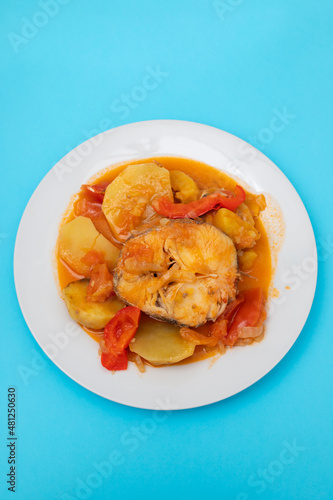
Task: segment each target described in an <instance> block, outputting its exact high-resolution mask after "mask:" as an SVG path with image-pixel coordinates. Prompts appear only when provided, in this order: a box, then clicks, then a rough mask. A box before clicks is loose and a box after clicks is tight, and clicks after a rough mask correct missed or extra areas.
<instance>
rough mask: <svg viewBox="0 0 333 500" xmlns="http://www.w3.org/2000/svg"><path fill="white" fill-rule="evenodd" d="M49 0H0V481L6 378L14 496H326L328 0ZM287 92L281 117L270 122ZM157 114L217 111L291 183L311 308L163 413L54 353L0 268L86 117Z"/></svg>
mask: <svg viewBox="0 0 333 500" xmlns="http://www.w3.org/2000/svg"><path fill="white" fill-rule="evenodd" d="M54 2H55V0H54V1H53V2H51V3H52V5H53V11H52V12H51V11H50V9H52V5H51V6H50V4H48V5H49V7H45V8H46V9H47V8H48V9H49V12H51V14H52V15H51V14H48V15H46V19H45V15H44V16H43V15H42V16H41V15H40V14H38V12H39V13H40V12H41V11H42V12H43V10H42V9H41V7H40V5H39V4H38V2H36V1H31V0H29V1H25V2H20V1H18V0H10V1H9V0H6V1H3V2H2V9H1V10H2V13H1V21H0V24H1V37H0V49H1V64H2V69H3V71H2V78H1V81H0V87H1V110H2V111H1V113H2V116H1V135H0V141H1V147H0V151H1V156H2V161H1V182H2V190H1V198H0V200H1V201H0V202H1V205H2V209H1V214H2V217H1V227H0V233H1V234H0V245H1V247H0V248H1V287H0V293H1V308H2V313H1V319H2V328H1V330H2V331H1V351H0V357H1V359H0V380H1V391H0V399H1V404H0V408H1V411H0V427H1V434H0V435H1V443H0V459H1V462H0V464H1V465H0V470H1V474H0V497H1V498H7V495H8V498H10V493H9V492H7V489H6V484H5V480H6V479H5V474H6V473H7V468H8V466H7V463H6V460H7V459H6V457H7V450H6V441H5V438H6V432H7V428H6V411H7V410H6V394H7V388H8V387H9V386H15V387H16V389H17V393H18V408H17V409H18V419H17V435H18V438H19V440H18V448H17V458H18V467H17V475H18V480H17V493H16V496H15V498H16V499H20V500H21V499H29V500H30V499H31V500H35V499H37V500H39V499H68V498H93V499H105V498H110V499H111V498H112V499H115V500H123V499H124V498H132V497H133V498H138V499H141V498H142V499H146V500H149V499H153V498H158V499H160V500H164V499H169V498H174V499H181V498H182V499H183V498H195V499H196V498H202V497H204V496H205V497H206V496H207V497H208V498H214V499H215V498H218V499H228V500H229V499H230V500H236V499H237V500H249V499H257V498H258V499H262V500H264V499H270V500H276V499H282V498H286V499H294V498H295V499H302V500H306V499H311V500H312V499H316V500H319V499H332V498H333V489H332V449H333V446H332V445H333V443H332V389H331V386H332V346H333V341H332V329H331V322H330V318H329V302H330V300H331V296H332V280H331V276H332V250H333V247H332V225H331V224H330V223H329V220H330V215H329V214H330V213H332V196H331V182H332V169H331V168H332V163H331V157H332V145H331V144H332V133H333V127H332V115H333V99H332V76H333V75H332V62H333V61H332V59H333V43H332V27H331V19H332V16H333V3H332V2H331V1H330V0H322V1H321V2H314V1H310V0H271V1H270V2H267V1H263V0H262V1H260V0H243V1H241V0H223V1H222V0H221V1H220V3H219V6H218V5H217V4H216V3H214V2H213V1H211V0H209V1H204V0H167V1H166V0H159V1H158V2H157V1H156V2H154V1H152V0H141V1H136V0H116V1H110V0H109V1H107V0H94V1H90V2H89V1H87V0H84V1H80V2H79V1H77V0H76V1H75V0H70V1H67V0H62V5H60V2H58V3H57V4H56V6H54V5H55V3H54ZM57 6H58V7H57ZM36 13H37V14H36ZM24 18H26V19H27V20H28V21H26V20H24ZM29 22H33V23H34V24H37V25H39V26H40V27H37V28H34V27H33V26H32V27H31V25H30V28H26V26H27V25H28V24H29ZM42 24H45V25H44V26H41V25H42ZM29 29H30V31H29ZM26 30H28V31H26ZM22 33H23V34H22ZM27 35H28V36H30V38H27ZM19 37H22V38H19ZM157 66H158V67H159V69H160V71H161V72H163V77H161V78H160V80H161V81H160V82H158V85H157V86H156V88H155V89H153V90H149V91H147V93H146V94H147V95H146V96H144V98H143V95H142V93H141V94H140V91H138V90H137V89H135V87H136V86H138V85H139V86H140V85H142V82H143V79H144V77H145V75H147V71H148V70H147V67H150V68H153V69H156V67H157ZM131 93H134V96H136V97H137V98H139V99H141V100H140V101H139V99H137V100H135V99H134V101H133V100H132V101H131V103H132V108H131V107H129V106H128V105H126V106H127V110H126V111H125V110H124V109H123V111H122V112H120V111H119V109H118V108H119V106H118V105H117V103H116V102H115V101H116V100H117V99H119V100H122V99H124V97H123V94H129V95H130V94H131ZM133 102H134V104H133ZM118 104H119V103H118ZM111 106H112V109H111ZM117 106H118V108H117ZM117 109H118V110H117ZM283 109H285V110H287V112H288V113H289V114H290V115H292V118H289V119H288V120H287V121H288V123H287V124H285V127H282V130H281V131H279V132H273V133H272V132H267V128H268V129H269V128H270V123H271V119H272V117H273V116H274V113H275V111H276V110H278V111H281V112H282V111H283ZM274 110H275V111H274ZM158 118H172V119H183V120H192V121H196V122H201V123H205V124H209V125H213V126H216V127H219V128H221V129H224V130H226V131H228V132H231V133H233V134H235V135H237V136H239V137H241V138H242V139H245V140H248V141H249V142H251V143H252V144H254V145H256V146H258V147H259V149H261V150H262V151H263V152H264V153H265V154H266V155H267V156H268V157H269V158H271V159H272V160H273V161H274V162H275V163H276V164H277V165H278V166H279V167H280V168H281V170H282V171H283V172H284V173H285V174H286V175H287V176H288V178H289V179H290V180H291V182H292V183H293V184H294V186H295V187H296V189H297V190H298V192H299V194H300V195H301V197H302V199H303V201H304V203H305V205H306V207H307V210H308V212H309V215H310V218H311V220H312V223H313V226H314V230H315V234H316V238H317V244H318V250H319V256H320V262H319V279H318V286H317V292H316V297H315V301H314V305H313V308H312V311H311V313H310V316H309V319H308V321H307V323H306V326H305V328H304V330H303V332H302V334H301V336H300V338H299V339H298V340H297V342H296V344H295V345H294V347H293V348H292V349H291V351H290V352H289V353H288V355H287V356H286V357H285V358H284V359H283V361H282V362H281V363H280V364H279V365H278V366H277V367H276V368H275V369H274V370H273V371H272V372H271V373H269V374H268V375H267V376H266V377H265V378H264V379H263V380H261V381H259V382H258V383H257V384H255V385H254V386H252V387H251V388H249V389H247V390H246V391H244V392H242V393H241V394H238V395H236V396H234V397H232V398H230V399H228V400H226V401H222V402H220V403H217V404H214V405H210V406H207V407H203V408H198V409H195V410H187V411H178V412H170V413H167V414H165V415H164V416H165V419H164V421H163V422H157V421H156V415H155V414H153V412H150V411H144V410H138V409H133V408H128V407H125V406H121V405H119V404H115V403H112V402H110V401H106V400H104V399H102V398H100V397H98V396H96V395H94V394H91V393H90V392H88V391H87V390H85V389H83V388H81V387H80V386H79V385H77V384H76V383H75V382H73V381H72V380H70V379H69V378H68V377H67V376H66V375H64V374H63V373H62V372H61V371H60V370H59V369H58V368H56V367H55V366H54V365H53V364H52V362H51V361H50V360H49V359H48V358H47V357H46V356H45V355H44V354H43V353H42V351H41V350H40V348H39V347H38V345H37V344H36V342H35V340H34V338H33V336H32V335H31V334H30V332H29V330H28V328H27V326H26V324H25V322H24V319H23V317H22V315H21V312H20V309H19V306H18V303H17V299H16V295H15V289H14V282H13V271H12V260H13V249H14V242H15V236H16V231H17V228H18V224H19V221H20V218H21V216H22V213H23V210H24V208H25V205H26V203H27V202H28V200H29V198H30V196H31V194H32V193H33V191H34V189H35V188H36V186H37V185H38V183H39V182H40V181H41V179H42V178H43V176H44V175H45V174H46V173H47V172H48V171H49V170H50V168H51V167H52V166H53V165H54V164H55V163H56V162H57V161H58V160H59V159H60V158H62V157H63V156H64V155H65V154H66V153H67V152H68V151H69V150H70V149H72V148H74V147H75V146H77V145H78V144H80V143H81V142H83V141H84V140H86V138H87V132H85V131H88V136H89V135H94V134H96V133H98V132H100V131H102V129H103V125H104V128H105V126H106V127H107V128H111V127H116V126H118V125H122V124H125V123H130V122H135V121H140V120H148V119H158ZM105 120H106V121H105ZM101 121H102V123H101ZM105 123H107V124H108V125H105ZM263 130H266V131H264V132H263ZM299 307H300V308H301V307H302V304H300V305H299ZM36 360H37V361H36ZM36 363H37V364H36ZM22 367H24V368H26V369H28V370H31V372H29V376H28V379H26V378H25V379H24V377H22V375H20V373H22ZM154 419H155V420H154ZM137 429H139V432H140V434H138V435H137V437H135V438H133V436H134V435H135V434H136V433H137V432H138V431H137ZM126 432H128V433H129V434H126ZM129 436H130V437H131V440H129V439H128V437H129ZM286 442H287V443H288V446H294V445H295V444H296V446H297V448H296V450H295V449H294V452H293V453H294V454H292V453H291V452H290V451H289V452H287V451H285V452H284V451H283V450H286V449H287V448H286V446H287V445H286ZM288 446H287V447H288ZM112 452H118V453H119V454H120V455H121V459H120V460H119V459H118V461H116V465H114V466H113V470H112V471H110V470H106V469H105V471H104V473H105V474H106V473H107V474H109V477H103V478H102V477H101V476H100V475H99V476H96V475H95V476H94V475H91V474H93V473H94V471H95V467H94V463H95V464H96V463H101V462H102V461H105V460H109V461H110V457H109V455H110V453H112ZM281 453H282V454H281ZM119 462H121V463H119ZM287 462H288V463H287ZM95 472H96V471H95ZM259 475H260V476H261V478H259ZM80 481H82V482H81V483H80ZM83 483H84V484H85V485H86V486H85V487H83V486H82V484H83ZM99 483H101V484H99ZM79 484H81V490H77V488H78V485H79ZM89 484H90V486H89Z"/></svg>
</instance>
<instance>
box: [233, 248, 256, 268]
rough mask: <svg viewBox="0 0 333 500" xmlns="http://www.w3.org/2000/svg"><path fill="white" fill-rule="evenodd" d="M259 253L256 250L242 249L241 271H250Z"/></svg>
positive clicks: (240, 256)
mask: <svg viewBox="0 0 333 500" xmlns="http://www.w3.org/2000/svg"><path fill="white" fill-rule="evenodd" d="M257 257H258V255H257V253H256V252H255V251H254V250H244V251H242V250H241V251H240V252H239V254H238V263H239V267H240V269H241V271H244V272H247V271H250V270H251V269H252V268H253V266H254V263H255V261H256V259H257Z"/></svg>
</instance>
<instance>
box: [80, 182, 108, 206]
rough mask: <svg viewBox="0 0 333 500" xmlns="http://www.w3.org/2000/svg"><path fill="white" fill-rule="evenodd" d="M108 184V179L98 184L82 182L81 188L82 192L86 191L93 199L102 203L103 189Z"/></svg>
mask: <svg viewBox="0 0 333 500" xmlns="http://www.w3.org/2000/svg"><path fill="white" fill-rule="evenodd" d="M109 184H110V182H108V181H104V182H100V183H99V184H83V185H82V186H81V190H82V191H83V192H84V193H88V194H89V195H90V196H91V197H92V198H93V199H94V200H96V201H100V202H101V203H102V201H103V199H104V194H105V190H106V188H107V187H108V185H109Z"/></svg>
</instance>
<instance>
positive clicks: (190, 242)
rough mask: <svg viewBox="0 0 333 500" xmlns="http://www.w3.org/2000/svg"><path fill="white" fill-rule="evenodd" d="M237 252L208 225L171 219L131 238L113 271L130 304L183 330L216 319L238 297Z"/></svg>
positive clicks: (121, 293) (117, 287)
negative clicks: (182, 327) (183, 327)
mask: <svg viewBox="0 0 333 500" xmlns="http://www.w3.org/2000/svg"><path fill="white" fill-rule="evenodd" d="M237 278H238V267H237V253H236V249H235V246H234V244H233V243H232V241H231V239H230V238H229V237H228V236H227V235H225V234H224V233H223V232H222V231H220V230H219V229H217V228H216V227H214V226H213V225H211V224H208V223H198V222H195V221H189V220H186V221H179V220H177V221H168V222H167V223H165V222H164V224H163V225H160V226H158V227H155V228H150V229H148V230H146V231H144V232H142V233H141V234H138V235H136V236H132V237H131V238H129V239H128V240H127V241H126V242H125V244H124V247H123V249H122V252H121V254H120V257H119V260H118V262H117V265H116V267H115V269H114V289H115V292H116V294H117V295H118V297H119V298H120V299H121V300H123V301H124V302H126V303H127V304H130V305H134V306H136V307H138V308H140V309H141V310H142V311H144V312H145V313H146V314H148V315H149V316H152V317H154V318H157V319H161V320H165V321H170V322H173V323H176V324H178V325H180V326H190V327H198V326H200V325H202V324H204V323H206V322H207V321H214V320H215V319H216V318H217V317H218V316H219V315H220V314H222V312H223V311H224V309H225V307H226V306H227V304H228V301H229V300H233V299H234V298H235V295H236V284H237Z"/></svg>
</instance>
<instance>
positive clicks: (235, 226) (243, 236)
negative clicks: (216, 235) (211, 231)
mask: <svg viewBox="0 0 333 500" xmlns="http://www.w3.org/2000/svg"><path fill="white" fill-rule="evenodd" d="M213 224H214V226H216V227H218V228H219V229H221V231H223V232H224V233H225V234H226V235H228V236H229V238H230V239H231V240H232V242H233V243H234V245H235V246H236V248H237V250H241V249H243V248H251V247H253V246H254V245H255V243H256V241H257V240H258V239H259V238H260V233H259V232H258V231H257V229H256V228H255V227H254V225H253V224H250V223H249V222H246V221H245V220H243V219H241V218H240V217H239V215H237V214H235V213H234V212H231V210H228V209H227V208H220V210H218V211H217V212H216V214H215V216H214V219H213Z"/></svg>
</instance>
